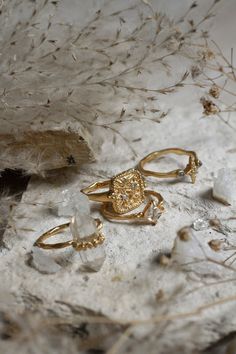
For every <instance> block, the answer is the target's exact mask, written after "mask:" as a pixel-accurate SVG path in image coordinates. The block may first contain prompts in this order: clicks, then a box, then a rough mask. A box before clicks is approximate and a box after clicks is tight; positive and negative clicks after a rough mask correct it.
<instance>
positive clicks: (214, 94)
mask: <svg viewBox="0 0 236 354" xmlns="http://www.w3.org/2000/svg"><path fill="white" fill-rule="evenodd" d="M209 95H211V96H212V97H214V98H219V96H220V89H219V87H218V86H217V85H215V84H214V85H212V86H211V88H210V90H209Z"/></svg>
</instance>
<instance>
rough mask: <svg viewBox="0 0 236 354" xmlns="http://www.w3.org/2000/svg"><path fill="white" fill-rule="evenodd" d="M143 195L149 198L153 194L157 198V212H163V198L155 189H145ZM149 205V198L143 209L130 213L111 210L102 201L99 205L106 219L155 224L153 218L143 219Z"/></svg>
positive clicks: (107, 204)
mask: <svg viewBox="0 0 236 354" xmlns="http://www.w3.org/2000/svg"><path fill="white" fill-rule="evenodd" d="M145 196H146V197H147V198H149V197H150V196H154V197H156V198H157V200H158V204H157V208H158V209H159V212H160V213H163V211H164V206H163V203H164V200H163V197H162V195H161V194H160V193H157V192H155V191H151V190H145ZM150 206H151V200H149V201H147V203H146V205H145V207H144V209H143V211H141V212H138V213H132V214H122V215H120V214H117V213H115V212H113V211H111V210H109V203H103V204H102V206H101V213H102V214H103V216H104V217H105V218H106V219H108V220H118V221H119V220H120V221H122V220H123V221H131V222H132V221H134V222H137V221H143V222H145V221H146V223H148V224H153V225H155V224H156V222H154V221H153V220H148V219H145V214H146V213H147V211H148V209H149V208H150Z"/></svg>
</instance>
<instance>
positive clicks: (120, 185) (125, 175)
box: [110, 169, 145, 214]
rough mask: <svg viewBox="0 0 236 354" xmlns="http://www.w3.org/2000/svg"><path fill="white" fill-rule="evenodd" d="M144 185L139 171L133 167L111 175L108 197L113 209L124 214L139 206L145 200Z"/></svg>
mask: <svg viewBox="0 0 236 354" xmlns="http://www.w3.org/2000/svg"><path fill="white" fill-rule="evenodd" d="M144 187H145V183H144V180H143V177H142V175H141V173H140V172H139V171H137V170H134V169H131V170H128V171H125V172H122V173H120V174H118V175H117V176H115V177H113V178H112V180H111V194H110V198H111V199H112V205H113V209H114V211H115V212H116V213H118V214H125V213H127V212H129V211H131V210H133V209H135V208H137V207H139V206H140V205H141V204H142V203H143V201H144V200H145V194H144Z"/></svg>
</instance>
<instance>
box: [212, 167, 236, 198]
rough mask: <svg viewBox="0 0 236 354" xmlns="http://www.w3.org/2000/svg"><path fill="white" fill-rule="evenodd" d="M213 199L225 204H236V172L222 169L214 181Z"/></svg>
mask: <svg viewBox="0 0 236 354" xmlns="http://www.w3.org/2000/svg"><path fill="white" fill-rule="evenodd" d="M213 197H214V198H215V199H217V200H219V201H221V202H222V203H224V204H230V205H232V204H235V203H236V171H234V170H232V169H229V168H222V169H220V170H219V171H218V174H217V177H216V178H215V180H214V187H213Z"/></svg>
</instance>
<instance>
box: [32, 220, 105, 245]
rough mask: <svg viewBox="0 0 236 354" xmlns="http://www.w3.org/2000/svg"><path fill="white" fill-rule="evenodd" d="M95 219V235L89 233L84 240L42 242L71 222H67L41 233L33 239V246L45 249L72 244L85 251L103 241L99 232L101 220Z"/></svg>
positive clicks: (102, 236) (103, 238) (101, 225)
mask: <svg viewBox="0 0 236 354" xmlns="http://www.w3.org/2000/svg"><path fill="white" fill-rule="evenodd" d="M95 221H96V227H97V233H96V234H95V235H91V236H88V237H86V239H85V240H84V241H75V240H68V241H65V242H58V243H45V242H44V241H45V240H47V239H48V238H50V237H52V236H55V235H57V234H58V233H60V232H62V231H63V230H65V229H67V228H68V227H69V226H70V224H71V223H70V222H67V223H65V224H61V225H58V226H55V227H53V228H52V229H50V230H48V231H46V232H45V233H43V234H42V235H41V236H40V237H39V238H38V239H37V240H36V241H35V243H34V246H37V247H40V248H43V249H45V250H51V249H61V248H65V247H69V246H72V247H73V248H74V249H75V250H76V251H85V250H87V249H89V248H94V247H97V246H99V245H101V244H102V243H103V242H104V240H105V237H104V235H103V234H102V232H101V230H102V227H103V224H102V222H101V220H100V219H95Z"/></svg>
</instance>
